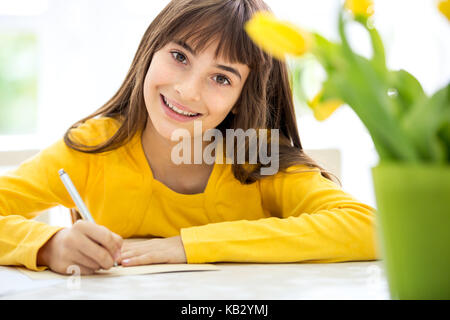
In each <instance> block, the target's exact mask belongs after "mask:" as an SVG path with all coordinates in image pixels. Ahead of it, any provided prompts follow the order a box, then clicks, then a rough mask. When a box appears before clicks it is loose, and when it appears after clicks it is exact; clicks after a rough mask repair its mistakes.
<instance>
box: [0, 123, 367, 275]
mask: <svg viewBox="0 0 450 320" xmlns="http://www.w3.org/2000/svg"><path fill="white" fill-rule="evenodd" d="M118 126H119V123H118V122H117V121H116V120H113V119H110V118H97V119H91V120H89V121H87V122H86V123H85V124H83V125H82V126H80V127H79V128H77V129H75V130H73V131H72V132H73V137H75V138H76V139H77V140H78V141H80V142H82V143H85V144H90V145H94V144H97V143H99V142H102V141H104V140H105V139H107V138H109V137H111V136H112V134H113V133H114V132H115V131H116V130H117V128H118ZM61 168H64V169H65V170H66V172H67V173H69V175H70V177H71V178H72V181H73V182H74V184H75V186H76V187H77V189H78V191H79V193H80V195H81V197H82V198H83V200H84V201H85V203H86V205H87V207H88V208H89V210H90V212H91V213H92V215H93V217H94V219H95V221H96V222H97V223H98V224H100V225H104V226H106V227H107V228H109V229H110V230H111V231H113V232H115V233H117V234H119V235H121V236H122V237H124V238H128V237H171V236H176V235H180V234H181V238H182V241H183V244H184V248H185V251H186V256H187V261H188V263H211V262H219V261H227V262H271V263H281V262H299V261H309V262H338V261H349V260H373V259H376V252H375V251H376V250H375V230H374V229H375V228H374V210H373V208H371V207H369V206H368V205H365V204H362V203H360V202H358V201H357V200H355V199H354V198H352V197H351V196H350V195H349V194H347V193H345V192H344V191H342V190H341V188H340V187H339V186H337V185H336V184H335V183H333V182H331V181H329V180H327V179H325V178H323V177H322V176H321V174H320V173H319V171H318V170H316V169H313V170H311V169H309V168H307V167H305V166H295V167H292V168H290V169H299V168H302V169H305V170H307V171H308V172H302V173H295V174H286V173H281V172H279V173H278V174H276V175H275V176H271V177H269V178H264V179H262V180H260V181H258V182H256V183H254V184H251V185H241V184H240V182H239V181H238V180H236V179H235V178H234V176H233V174H232V172H231V165H229V164H219V163H216V164H215V165H214V168H213V171H212V173H211V176H210V178H209V181H208V184H207V187H206V189H205V191H204V192H203V193H201V194H194V195H185V194H180V193H177V192H175V191H173V190H171V189H170V188H168V187H167V186H165V185H164V184H163V183H161V182H160V181H158V180H156V179H153V176H152V171H151V169H150V167H149V164H148V162H147V159H146V157H145V154H144V151H143V149H142V143H141V134H140V133H138V134H136V135H135V136H134V137H133V139H132V140H131V141H130V142H129V143H127V144H126V145H124V146H122V147H121V148H119V149H116V150H114V151H110V152H107V153H103V154H87V153H82V152H78V151H75V150H72V149H70V148H68V147H67V146H66V145H65V143H64V142H63V140H62V139H61V140H59V141H57V142H56V143H55V144H53V145H52V146H50V147H48V148H46V149H45V150H43V151H41V152H40V153H39V154H38V155H36V156H35V157H33V158H31V159H29V160H27V161H25V162H24V163H22V164H21V165H20V166H19V167H18V168H17V169H15V170H12V171H10V172H8V173H6V174H5V175H3V176H0V265H23V266H25V267H27V268H29V269H33V270H42V269H44V268H43V267H37V266H36V256H37V252H38V250H39V249H40V248H41V247H42V246H43V245H44V244H45V242H46V241H47V240H48V239H49V238H50V237H51V236H52V235H53V234H54V233H55V232H57V231H58V230H60V228H59V227H55V226H49V225H46V224H44V223H40V222H36V221H33V220H30V218H33V217H35V216H36V215H38V213H39V212H41V211H43V210H45V209H48V208H51V207H54V206H57V205H63V206H65V207H67V208H74V207H75V205H74V203H73V201H72V199H71V198H70V196H69V194H68V192H67V191H66V189H65V188H64V185H63V184H62V182H61V180H60V178H59V175H58V170H59V169H61Z"/></svg>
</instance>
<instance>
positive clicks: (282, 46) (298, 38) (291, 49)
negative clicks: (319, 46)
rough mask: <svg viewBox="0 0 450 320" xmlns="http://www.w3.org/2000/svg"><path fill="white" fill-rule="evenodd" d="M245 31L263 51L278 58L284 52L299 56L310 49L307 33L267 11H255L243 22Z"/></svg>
mask: <svg viewBox="0 0 450 320" xmlns="http://www.w3.org/2000/svg"><path fill="white" fill-rule="evenodd" d="M245 31H246V32H247V34H248V35H249V37H250V38H251V39H252V40H253V41H254V42H255V43H256V44H257V45H258V46H260V47H261V48H262V49H263V50H264V51H266V52H267V53H269V54H270V55H272V56H274V57H276V58H278V59H280V60H283V59H284V58H285V56H286V54H290V55H293V56H301V55H303V54H304V53H305V52H307V51H308V50H309V49H310V42H311V40H310V36H309V34H308V33H306V32H305V31H303V30H301V29H299V28H298V27H297V26H295V25H294V24H292V23H290V22H287V21H281V20H279V19H277V18H276V17H275V16H274V15H273V14H271V13H269V12H263V11H261V12H258V13H256V14H255V15H254V16H253V17H252V19H250V20H249V21H247V23H246V24H245Z"/></svg>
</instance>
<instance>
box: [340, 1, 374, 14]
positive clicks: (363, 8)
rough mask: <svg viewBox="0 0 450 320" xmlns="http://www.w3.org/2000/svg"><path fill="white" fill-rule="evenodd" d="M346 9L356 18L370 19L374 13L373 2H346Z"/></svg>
mask: <svg viewBox="0 0 450 320" xmlns="http://www.w3.org/2000/svg"><path fill="white" fill-rule="evenodd" d="M345 8H346V9H348V10H350V11H351V12H352V13H353V14H354V15H355V16H364V17H370V16H371V15H373V13H374V11H373V1H372V0H345Z"/></svg>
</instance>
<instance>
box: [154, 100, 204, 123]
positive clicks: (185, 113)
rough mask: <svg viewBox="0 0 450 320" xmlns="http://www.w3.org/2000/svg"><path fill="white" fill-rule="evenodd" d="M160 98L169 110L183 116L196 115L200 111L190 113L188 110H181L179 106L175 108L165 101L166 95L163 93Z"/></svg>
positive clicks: (192, 116) (198, 114)
mask: <svg viewBox="0 0 450 320" xmlns="http://www.w3.org/2000/svg"><path fill="white" fill-rule="evenodd" d="M161 97H162V100H163V102H164V104H165V105H166V107H168V108H169V109H170V110H172V111H173V112H175V113H177V114H179V115H182V116H185V117H191V118H194V117H198V116H200V115H201V113H192V112H188V111H183V110H181V109H179V108H177V107H176V106H174V105H172V104H171V103H170V102H168V101H167V99H166V97H164V96H163V95H161Z"/></svg>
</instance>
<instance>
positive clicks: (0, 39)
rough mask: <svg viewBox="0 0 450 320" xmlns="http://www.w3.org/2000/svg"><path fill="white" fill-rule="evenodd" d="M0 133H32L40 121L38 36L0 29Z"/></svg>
mask: <svg viewBox="0 0 450 320" xmlns="http://www.w3.org/2000/svg"><path fill="white" fill-rule="evenodd" d="M0 47H1V48H2V49H1V50H0V135H6V134H30V133H34V132H35V131H36V125H37V38H36V36H35V34H33V33H28V32H20V31H18V32H1V33H0Z"/></svg>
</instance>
